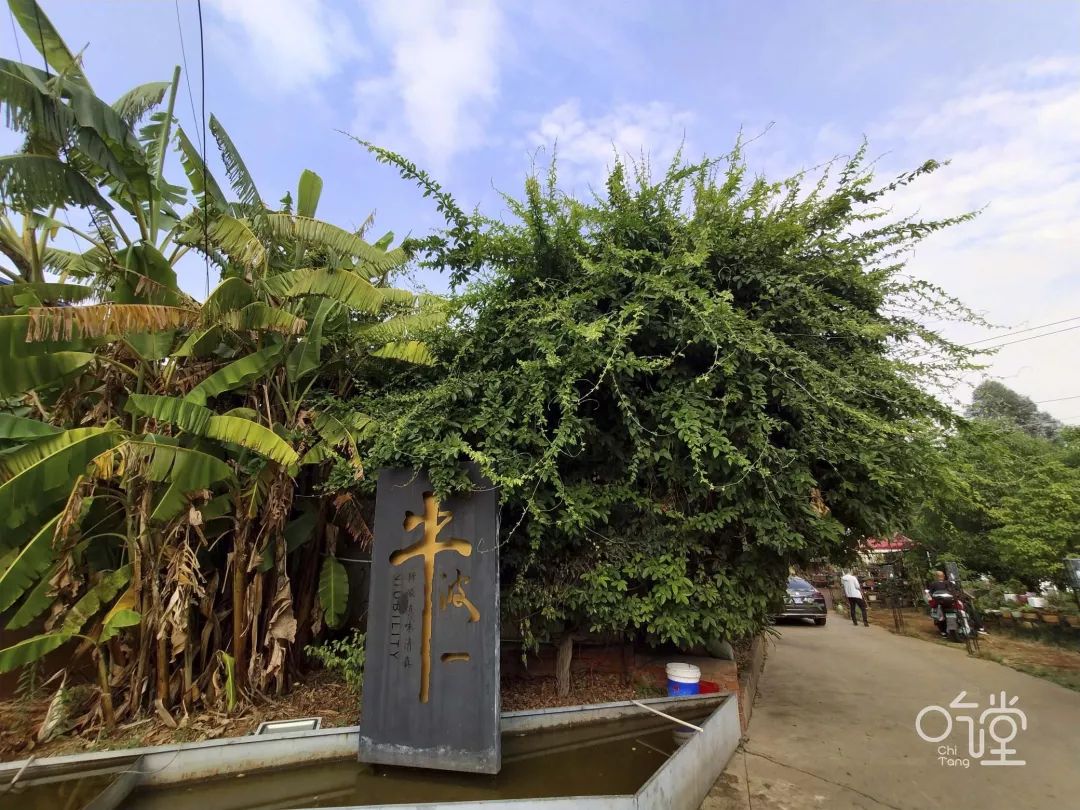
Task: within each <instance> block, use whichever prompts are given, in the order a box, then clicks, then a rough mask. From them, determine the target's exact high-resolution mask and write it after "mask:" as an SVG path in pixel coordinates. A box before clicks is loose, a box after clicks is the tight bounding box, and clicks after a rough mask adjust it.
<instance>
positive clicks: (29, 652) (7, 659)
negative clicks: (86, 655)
mask: <svg viewBox="0 0 1080 810" xmlns="http://www.w3.org/2000/svg"><path fill="white" fill-rule="evenodd" d="M130 579H131V566H130V565H125V566H124V567H123V568H120V569H118V570H116V571H110V572H109V573H107V574H105V575H104V576H103V577H102V578H101V579H100V580H99V581H98V583H97V584H96V585H94V586H93V587H92V588H91V589H90V590H89V591H87V592H86V594H85V595H83V597H82V598H81V599H79V601H78V602H76V603H75V604H74V606H72V608H71V609H70V610H69V611H68V612H67V614H66V615H65V617H64V623H63V625H61V627H60V629H58V630H55V631H53V632H51V633H44V634H42V635H40V636H34V637H32V638H28V639H26V640H25V641H20V642H19V643H18V644H13V645H12V646H10V647H8V648H7V649H4V650H0V672H10V671H11V670H13V669H15V668H17V667H21V666H25V665H26V664H32V663H33V662H34V661H37V660H38V659H40V658H43V657H44V656H46V655H48V654H49V653H50V652H52V651H53V650H55V649H57V648H59V647H61V646H63V645H64V644H65V643H66V642H68V641H70V640H71V639H73V638H76V637H77V636H79V633H80V632H81V631H82V629H83V627H84V626H85V625H86V623H87V622H88V621H90V619H92V618H93V617H94V616H95V615H97V613H99V612H100V611H101V609H102V608H103V607H104V606H105V605H106V604H107V603H108V602H109V601H111V600H112V599H113V597H115V596H116V594H117V593H119V591H120V590H121V589H122V588H123V587H124V586H125V585H127V583H128V580H130ZM131 612H132V611H127V613H131ZM137 615H138V614H136V616H137ZM127 618H129V617H127V616H123V617H118V620H119V621H121V622H123V621H124V620H126V619H127ZM137 621H138V619H137V618H136V622H137ZM129 624H130V622H129ZM119 626H125V625H123V624H121V625H119ZM119 626H117V627H116V628H115V629H116V630H118V629H119ZM114 634H115V632H114Z"/></svg>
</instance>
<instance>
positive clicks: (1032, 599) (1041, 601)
mask: <svg viewBox="0 0 1080 810" xmlns="http://www.w3.org/2000/svg"><path fill="white" fill-rule="evenodd" d="M1028 605H1030V606H1031V607H1033V608H1044V607H1046V598H1045V597H1042V596H1029V597H1028Z"/></svg>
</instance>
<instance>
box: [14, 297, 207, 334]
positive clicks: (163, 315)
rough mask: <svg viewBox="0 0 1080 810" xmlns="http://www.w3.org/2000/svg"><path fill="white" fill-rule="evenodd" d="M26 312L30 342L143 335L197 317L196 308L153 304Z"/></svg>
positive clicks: (46, 308) (37, 308) (173, 326)
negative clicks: (28, 318) (28, 320)
mask: <svg viewBox="0 0 1080 810" xmlns="http://www.w3.org/2000/svg"><path fill="white" fill-rule="evenodd" d="M29 314H30V325H29V327H28V329H27V331H26V339H27V340H30V341H37V340H78V339H81V338H99V337H120V336H126V335H144V334H150V333H156V332H163V331H170V330H175V329H179V328H180V327H183V326H189V325H191V324H194V323H196V322H198V319H199V313H198V310H195V309H187V308H184V307H166V306H158V305H156V304H90V305H89V306H81V307H33V308H32V309H31V310H30V313H29Z"/></svg>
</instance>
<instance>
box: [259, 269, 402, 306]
mask: <svg viewBox="0 0 1080 810" xmlns="http://www.w3.org/2000/svg"><path fill="white" fill-rule="evenodd" d="M267 286H268V287H270V288H271V289H272V291H273V292H274V293H275V294H276V295H280V296H281V297H283V298H300V297H303V296H307V295H318V296H322V297H324V298H330V299H333V300H334V301H338V302H340V303H342V304H344V305H345V306H347V307H349V309H353V310H356V311H357V312H363V313H367V314H372V315H373V314H375V313H377V312H379V310H381V309H382V308H383V306H384V304H385V302H386V296H385V294H384V293H385V290H383V289H381V288H379V287H376V286H375V285H374V284H372V283H371V282H370V281H368V280H367V279H366V278H364V277H363V276H361V275H359V274H357V273H353V272H350V271H348V270H327V269H325V268H320V269H303V270H292V271H290V272H288V273H282V274H280V275H278V276H275V277H274V278H273V280H272V281H269V283H268V285H267Z"/></svg>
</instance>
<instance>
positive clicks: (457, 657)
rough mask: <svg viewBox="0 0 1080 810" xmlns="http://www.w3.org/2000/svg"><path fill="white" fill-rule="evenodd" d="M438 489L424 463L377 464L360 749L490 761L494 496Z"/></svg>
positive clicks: (446, 762)
mask: <svg viewBox="0 0 1080 810" xmlns="http://www.w3.org/2000/svg"><path fill="white" fill-rule="evenodd" d="M470 479H471V480H472V481H473V489H472V491H470V492H465V493H463V494H461V495H454V496H448V497H440V495H439V494H438V493H437V492H436V491H435V488H434V487H432V486H431V484H430V483H429V481H428V479H427V477H426V476H425V475H423V474H422V473H414V472H413V471H411V470H381V471H380V472H379V479H378V492H377V497H376V505H375V547H374V549H373V551H372V567H371V589H370V593H369V612H368V633H367V642H366V645H367V662H366V664H365V672H364V691H363V713H362V716H361V720H360V759H361V760H363V761H364V762H372V763H380V764H388V765H414V766H417V767H424V768H444V769H450V770H464V771H476V772H481V773H497V772H498V769H499V762H500V747H499V562H498V559H499V558H498V553H499V552H498V549H499V543H498V496H497V493H496V492H495V490H494V489H493V488H492V487H491V485H490V483H488V482H486V481H485V480H483V479H482V478H481V477H480V476H479V475H477V474H476V472H475V471H472V470H471V471H470Z"/></svg>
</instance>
